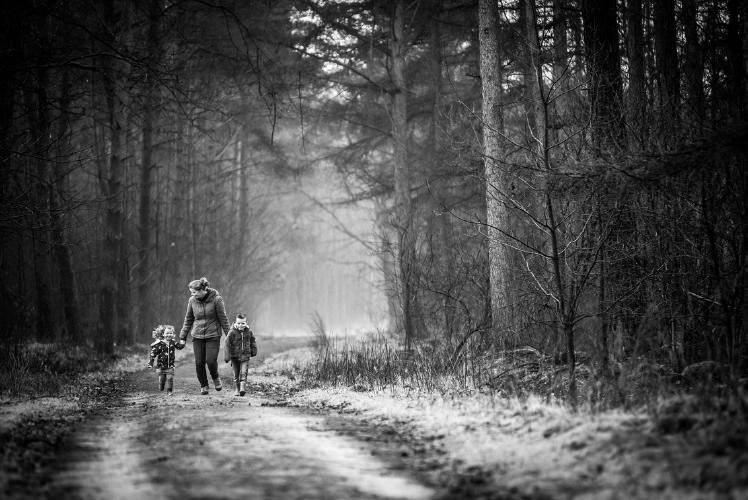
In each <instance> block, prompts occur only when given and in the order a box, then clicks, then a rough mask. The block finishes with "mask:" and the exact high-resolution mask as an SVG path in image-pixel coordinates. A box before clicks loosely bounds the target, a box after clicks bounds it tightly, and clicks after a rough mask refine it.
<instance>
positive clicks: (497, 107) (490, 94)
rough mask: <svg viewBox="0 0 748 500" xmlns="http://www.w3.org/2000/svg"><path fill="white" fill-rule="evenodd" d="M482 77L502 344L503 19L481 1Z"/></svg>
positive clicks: (494, 305) (494, 321) (497, 327)
mask: <svg viewBox="0 0 748 500" xmlns="http://www.w3.org/2000/svg"><path fill="white" fill-rule="evenodd" d="M478 23H479V32H478V37H479V44H480V74H481V87H482V96H483V162H484V172H485V177H486V225H487V235H488V263H489V280H490V298H491V316H492V318H491V322H490V324H491V329H492V333H493V334H494V335H495V336H496V337H497V340H498V341H499V342H502V341H504V340H505V337H506V336H507V333H508V332H507V330H508V326H509V323H508V319H509V318H508V317H507V316H508V315H507V311H508V297H509V295H508V276H509V269H508V268H509V266H508V262H509V256H508V255H507V250H506V247H505V246H504V245H503V239H504V237H503V235H502V231H506V229H507V223H508V218H507V211H506V207H505V205H504V200H503V197H502V194H501V193H502V192H503V190H504V189H505V174H504V172H503V171H502V168H501V166H500V165H499V162H498V160H499V158H500V157H501V153H502V150H501V136H502V134H503V130H504V120H503V116H502V109H501V107H502V103H501V61H500V59H499V15H498V7H497V4H496V2H494V1H492V0H480V2H479V8H478Z"/></svg>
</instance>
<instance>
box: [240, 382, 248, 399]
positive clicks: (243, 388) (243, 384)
mask: <svg viewBox="0 0 748 500" xmlns="http://www.w3.org/2000/svg"><path fill="white" fill-rule="evenodd" d="M246 392H247V383H246V382H244V381H242V382H241V383H240V384H239V395H240V396H244V394H246Z"/></svg>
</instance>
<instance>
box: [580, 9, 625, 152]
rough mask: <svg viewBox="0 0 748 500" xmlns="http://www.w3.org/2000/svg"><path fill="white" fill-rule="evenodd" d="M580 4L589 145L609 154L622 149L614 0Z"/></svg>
mask: <svg viewBox="0 0 748 500" xmlns="http://www.w3.org/2000/svg"><path fill="white" fill-rule="evenodd" d="M581 3H582V18H583V22H584V45H585V49H584V52H585V59H586V61H587V77H588V78H589V79H590V100H591V108H592V120H591V123H592V137H593V143H594V147H595V148H596V149H597V150H598V151H600V152H605V153H611V152H614V151H617V150H620V149H623V146H624V145H625V134H624V130H623V124H622V113H621V111H622V109H621V91H622V90H621V88H622V87H621V62H620V55H619V50H618V22H617V20H616V0H581Z"/></svg>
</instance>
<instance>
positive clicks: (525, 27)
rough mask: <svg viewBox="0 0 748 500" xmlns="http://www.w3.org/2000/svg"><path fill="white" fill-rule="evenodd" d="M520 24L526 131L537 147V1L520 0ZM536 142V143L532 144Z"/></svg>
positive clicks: (534, 147)
mask: <svg viewBox="0 0 748 500" xmlns="http://www.w3.org/2000/svg"><path fill="white" fill-rule="evenodd" d="M518 9H519V24H520V32H521V33H523V34H524V36H523V37H520V40H521V42H520V43H521V44H522V77H523V80H524V84H525V98H524V109H525V120H524V122H525V125H526V126H527V130H526V131H525V135H526V137H528V138H529V141H528V142H530V148H531V149H536V146H537V142H539V141H538V134H539V126H538V123H537V117H538V107H539V106H540V95H539V88H538V84H539V81H538V71H537V66H536V64H540V61H539V60H537V57H538V56H539V53H538V52H537V51H536V45H537V44H536V43H535V40H536V38H537V31H536V28H535V2H534V1H533V0H519V4H518ZM532 143H535V144H532Z"/></svg>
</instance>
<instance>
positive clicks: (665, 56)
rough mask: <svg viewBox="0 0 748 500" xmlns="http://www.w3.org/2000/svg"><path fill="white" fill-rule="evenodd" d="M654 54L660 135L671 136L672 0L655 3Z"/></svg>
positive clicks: (674, 100) (674, 94)
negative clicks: (657, 75) (657, 84)
mask: <svg viewBox="0 0 748 500" xmlns="http://www.w3.org/2000/svg"><path fill="white" fill-rule="evenodd" d="M654 16H655V55H656V61H657V72H658V74H659V90H660V114H661V116H660V118H661V134H660V137H661V138H663V139H664V140H665V142H666V144H667V142H668V141H667V139H668V138H669V137H672V136H673V132H674V127H675V126H676V125H677V123H678V104H679V101H680V77H679V74H678V73H679V72H678V53H677V50H676V38H675V37H676V34H675V0H655V2H654Z"/></svg>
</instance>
